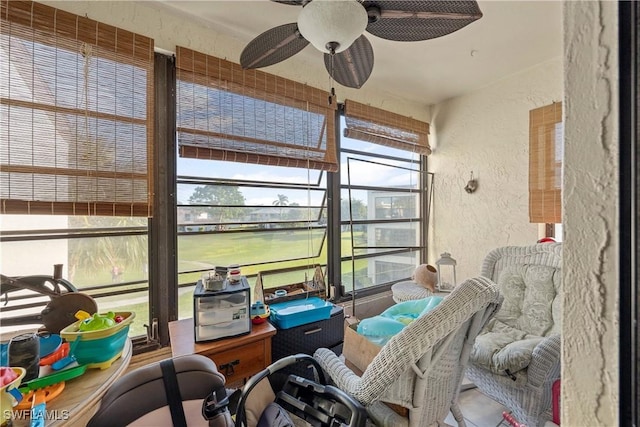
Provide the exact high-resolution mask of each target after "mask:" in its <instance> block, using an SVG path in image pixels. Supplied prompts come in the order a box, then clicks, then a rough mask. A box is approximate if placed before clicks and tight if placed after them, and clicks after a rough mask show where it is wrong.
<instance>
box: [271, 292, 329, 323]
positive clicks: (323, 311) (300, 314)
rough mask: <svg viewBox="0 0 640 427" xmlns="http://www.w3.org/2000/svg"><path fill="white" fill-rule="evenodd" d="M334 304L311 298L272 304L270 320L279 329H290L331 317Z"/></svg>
mask: <svg viewBox="0 0 640 427" xmlns="http://www.w3.org/2000/svg"><path fill="white" fill-rule="evenodd" d="M332 308H333V304H332V303H330V302H328V301H325V300H323V299H320V298H318V297H311V298H305V299H299V300H293V301H285V302H279V303H275V304H271V305H270V306H269V309H270V310H271V315H270V317H269V320H270V321H271V323H273V324H274V325H275V326H276V327H277V328H279V329H289V328H294V327H296V326H300V325H306V324H307V323H313V322H317V321H318V320H326V319H329V318H330V317H331V309H332Z"/></svg>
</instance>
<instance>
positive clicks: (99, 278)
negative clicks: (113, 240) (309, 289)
mask: <svg viewBox="0 0 640 427" xmlns="http://www.w3.org/2000/svg"><path fill="white" fill-rule="evenodd" d="M323 234H324V233H323V230H311V231H309V230H300V231H295V232H290V231H282V232H273V233H228V234H224V233H222V234H204V235H187V236H180V237H179V238H178V254H179V256H178V257H179V259H180V262H179V264H178V271H185V270H195V269H209V268H213V267H214V266H216V265H223V266H224V265H230V264H247V263H254V262H255V263H257V262H261V261H264V260H272V261H273V262H270V263H269V264H264V265H259V266H253V267H243V269H242V274H243V275H245V276H254V277H252V278H251V279H250V286H251V288H252V293H253V287H254V285H255V275H256V274H258V273H259V272H260V271H263V272H267V271H271V270H275V269H283V268H290V267H305V266H309V267H310V269H309V270H308V278H309V279H310V278H311V277H312V275H313V267H314V266H315V265H316V264H322V265H325V264H326V245H324V246H323V247H322V250H321V251H320V256H319V257H314V258H312V259H310V260H298V261H278V260H280V259H285V258H293V257H303V256H306V255H308V254H314V253H317V252H318V248H319V246H320V244H321V241H322V237H323ZM355 237H356V245H362V244H363V242H362V241H358V239H361V240H362V239H363V235H362V233H360V235H356V236H355ZM309 242H313V245H310V244H309ZM350 248H351V234H350V233H349V232H343V233H342V253H343V254H349V253H350ZM366 269H367V261H366V260H357V261H356V271H357V273H356V274H357V276H358V277H362V276H366V273H367V272H366ZM351 270H352V266H351V262H350V261H348V262H343V263H342V273H343V277H344V278H345V280H346V281H347V282H348V283H345V286H346V288H347V289H350V288H351V278H350V273H351ZM141 274H142V273H141V272H128V271H125V272H124V274H123V281H129V280H140V278H141ZM200 275H201V273H193V274H182V275H181V276H180V282H182V283H185V282H195V281H197V280H198V279H199V278H200ZM76 276H77V277H79V278H80V277H82V278H85V279H84V280H82V282H84V281H85V280H88V281H90V282H91V283H110V282H111V275H110V272H89V271H78V272H77V273H76ZM263 277H264V281H263V285H264V287H265V288H266V289H268V288H271V287H277V286H282V285H288V284H293V283H299V282H302V281H303V280H304V271H303V270H300V271H296V272H288V273H281V274H278V275H277V276H276V275H274V274H266V273H265V274H264V276H263ZM85 283H86V282H85ZM326 285H327V286H329V284H328V283H326ZM147 299H148V294H147V293H146V292H144V293H136V294H134V295H127V296H126V297H122V296H114V297H109V298H101V299H100V301H99V302H100V306H101V310H102V307H109V308H108V309H109V310H114V311H115V310H120V311H133V312H135V313H136V319H135V321H134V322H133V324H132V325H131V331H130V335H131V336H136V335H142V334H145V333H146V330H145V328H144V326H143V325H144V324H148V323H149V321H148V302H147ZM178 300H179V305H178V313H179V316H180V317H189V316H190V315H191V313H192V312H193V288H181V289H180V290H179V299H178ZM127 301H128V303H127Z"/></svg>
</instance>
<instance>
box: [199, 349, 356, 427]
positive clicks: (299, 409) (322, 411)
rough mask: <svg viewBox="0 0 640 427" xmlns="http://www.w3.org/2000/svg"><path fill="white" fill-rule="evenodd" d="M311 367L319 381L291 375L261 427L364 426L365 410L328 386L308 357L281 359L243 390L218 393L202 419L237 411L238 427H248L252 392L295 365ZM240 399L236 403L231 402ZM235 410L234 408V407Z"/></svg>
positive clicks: (262, 417)
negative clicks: (218, 395)
mask: <svg viewBox="0 0 640 427" xmlns="http://www.w3.org/2000/svg"><path fill="white" fill-rule="evenodd" d="M299 363H305V364H310V365H311V366H312V367H313V368H314V370H315V373H316V376H317V381H315V380H311V379H308V378H304V377H302V376H299V375H295V374H291V375H289V377H288V378H287V380H286V382H285V383H284V386H283V387H282V389H281V390H279V391H277V392H276V391H275V390H274V394H275V396H276V398H275V400H274V401H273V402H271V403H269V404H268V405H267V407H266V408H265V409H264V411H263V412H262V414H261V415H260V418H259V419H258V421H257V426H258V427H293V426H312V427H364V426H365V425H366V421H367V412H366V410H365V408H364V407H363V406H362V405H361V404H360V403H359V402H358V401H357V400H355V399H354V398H353V397H351V396H349V395H348V394H347V393H345V392H343V391H342V390H340V389H338V388H336V387H334V386H332V385H328V384H327V382H326V378H325V375H324V372H323V371H322V368H321V367H320V365H319V364H318V362H317V361H316V360H315V359H314V358H313V357H311V356H309V355H306V354H296V355H292V356H287V357H285V358H282V359H280V360H278V361H276V362H274V363H272V364H271V365H270V366H268V367H267V368H266V369H264V370H262V371H261V372H259V373H257V374H256V375H254V376H253V377H251V378H250V379H249V381H247V383H246V384H245V386H244V387H243V388H242V389H241V390H237V391H236V392H234V393H233V394H232V395H231V396H230V397H225V398H223V399H222V400H220V401H218V400H217V399H216V395H215V393H214V394H212V395H210V396H209V397H208V398H207V399H206V400H205V401H204V403H203V409H202V412H203V416H204V417H205V418H207V419H213V418H214V416H215V415H216V414H219V413H220V411H225V410H227V408H229V409H231V411H232V412H233V411H234V409H235V414H236V417H235V427H247V426H248V424H247V415H246V404H247V399H248V398H249V395H250V393H251V391H252V390H253V389H254V388H255V387H256V386H257V385H258V384H259V383H260V382H261V381H262V380H264V379H265V378H268V377H270V376H271V375H273V374H275V373H276V372H278V371H280V370H283V369H284V368H287V367H289V366H291V365H294V364H299ZM235 400H237V404H234V403H232V402H233V401H235ZM234 407H235V408H234Z"/></svg>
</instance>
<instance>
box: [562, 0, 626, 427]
mask: <svg viewBox="0 0 640 427" xmlns="http://www.w3.org/2000/svg"><path fill="white" fill-rule="evenodd" d="M617 13H618V11H617V3H616V2H610V1H587V2H572V1H570V2H566V3H565V7H564V16H565V18H564V27H565V32H564V33H565V40H564V44H565V64H564V69H565V93H566V102H565V105H566V108H565V111H564V113H565V154H564V155H565V167H564V186H563V209H564V217H563V223H564V242H565V243H564V249H563V260H564V267H565V268H564V281H563V283H564V291H565V292H564V301H563V321H564V324H563V328H562V330H563V347H562V354H563V364H562V425H563V426H571V427H573V426H576V427H577V426H616V425H618V354H619V351H620V347H619V340H618V333H619V325H618V323H619V318H618V301H619V293H618V273H617V270H618V257H619V255H618V244H619V242H618V219H617V211H618V169H619V167H618V161H617V158H618V157H617V156H618V131H619V129H618V120H619V117H618V95H617V94H618V90H619V87H618V55H617V52H618V43H617V39H618V34H617V31H618V26H617V21H618V20H617ZM629 372H631V371H629Z"/></svg>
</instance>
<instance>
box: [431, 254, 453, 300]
mask: <svg viewBox="0 0 640 427" xmlns="http://www.w3.org/2000/svg"><path fill="white" fill-rule="evenodd" d="M436 265H437V266H438V291H439V292H451V291H452V290H453V288H454V287H455V286H456V260H455V259H453V258H451V254H450V253H449V252H445V253H443V254H441V255H440V259H439V260H438V261H436Z"/></svg>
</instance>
